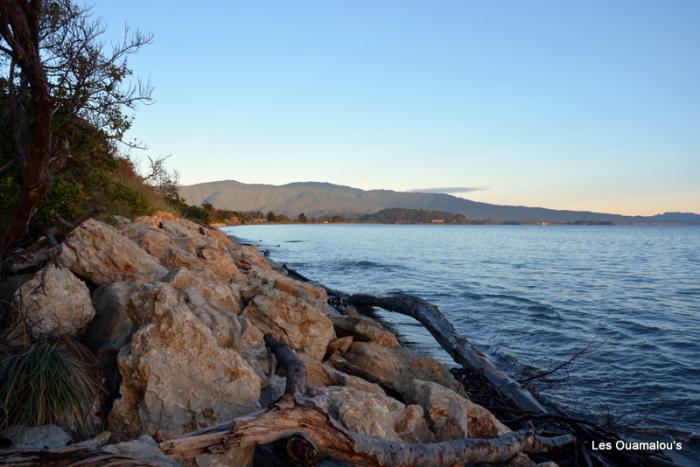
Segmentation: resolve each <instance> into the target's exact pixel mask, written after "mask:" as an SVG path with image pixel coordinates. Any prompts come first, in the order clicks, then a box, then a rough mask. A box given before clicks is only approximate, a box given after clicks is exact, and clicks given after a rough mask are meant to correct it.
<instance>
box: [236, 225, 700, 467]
mask: <svg viewBox="0 0 700 467" xmlns="http://www.w3.org/2000/svg"><path fill="white" fill-rule="evenodd" d="M263 225H264V224H263ZM277 225H284V224H277ZM353 225H354V224H353ZM376 225H395V224H376ZM412 225H415V224H412ZM419 225H420V224H419ZM243 226H244V225H232V226H226V227H231V228H234V227H243ZM635 226H636V225H635ZM227 235H229V236H231V237H232V238H234V239H236V240H237V241H244V240H243V239H241V238H240V237H238V236H236V235H234V234H233V233H228V232H227ZM253 245H254V246H256V247H258V248H260V250H261V252H263V253H265V254H264V256H265V259H266V260H267V261H269V262H271V264H273V265H274V266H275V267H278V268H279V267H281V268H283V269H285V270H286V271H288V272H290V273H291V274H292V275H293V276H294V277H295V278H297V279H299V280H303V281H308V282H310V283H312V284H315V285H319V286H321V287H324V288H325V289H326V290H328V291H329V295H331V294H332V293H333V292H335V293H340V294H344V293H343V292H338V291H334V290H333V289H330V288H328V287H326V286H325V285H324V284H323V282H321V281H318V280H316V279H315V278H309V277H306V276H304V275H302V274H301V273H299V272H298V271H296V270H293V269H291V268H288V267H287V265H286V264H285V263H282V262H279V261H277V260H276V259H275V258H274V257H270V256H268V253H269V252H268V251H267V250H263V249H262V245H259V244H257V243H254V244H253ZM382 312H387V311H386V310H382ZM363 313H369V314H368V316H371V317H372V318H373V319H376V320H377V321H378V322H380V323H381V324H382V325H383V326H385V327H386V328H387V329H388V330H390V331H391V332H393V333H395V334H396V336H397V339H398V340H399V342H400V343H401V344H402V345H403V346H407V347H408V348H412V347H411V344H410V342H408V341H407V337H408V336H404V335H402V334H401V331H400V330H399V329H398V328H397V327H396V326H395V325H394V324H393V323H390V322H387V321H386V320H384V319H383V318H382V316H381V314H379V313H376V312H373V311H372V310H365V311H364V312H363ZM423 330H425V329H423ZM433 337H434V336H433ZM434 344H435V345H436V347H437V348H440V345H439V343H437V342H435V343H434ZM441 350H443V351H444V350H445V349H441ZM427 355H430V356H431V357H435V355H434V353H433V352H431V351H428V354H427ZM450 366H451V371H452V370H456V371H453V373H454V374H455V375H458V374H460V372H461V371H462V370H463V366H462V365H460V364H459V363H457V362H455V361H452V362H451V363H450ZM465 384H466V383H465ZM465 388H466V386H465ZM537 398H538V399H539V400H541V401H542V403H543V404H545V405H546V406H547V407H549V408H555V407H556V406H555V405H553V404H554V403H553V402H552V401H550V400H547V399H546V398H541V396H539V395H538V396H537ZM558 410H560V409H558V408H555V411H558ZM582 416H583V417H584V418H585V419H587V420H588V421H589V420H590V419H588V417H593V416H595V417H596V419H597V418H599V417H600V415H598V414H593V413H588V412H586V413H585V414H584V415H582ZM566 417H568V415H567V416H566ZM576 417H579V415H576ZM580 420H583V419H580ZM588 421H587V422H588ZM620 433H624V436H625V439H619V440H617V441H615V442H613V443H611V444H609V445H608V444H602V445H601V444H600V443H599V444H597V445H596V444H595V443H591V447H594V450H596V451H601V450H603V451H605V450H606V446H608V447H607V450H611V449H612V450H615V449H617V448H615V447H614V446H620V445H624V446H627V445H635V446H637V448H636V449H632V451H634V450H637V451H640V450H643V449H641V448H639V446H640V445H641V446H644V445H650V446H653V445H661V446H671V447H670V448H669V449H667V450H666V451H669V450H670V451H671V452H667V453H668V454H670V455H671V457H672V458H673V459H674V461H676V462H679V463H680V465H685V463H686V462H688V461H689V459H690V458H689V457H687V456H697V457H700V449H698V446H699V445H700V443H699V441H700V437H699V435H698V433H693V432H688V431H683V430H679V429H677V428H645V429H640V430H630V431H628V430H621V431H620ZM651 433H657V434H658V435H661V436H662V437H663V439H662V440H660V439H659V438H654V437H653V436H652V435H651ZM677 438H678V439H685V441H684V443H682V444H681V443H680V441H677ZM654 443H656V444H654ZM601 446H603V447H602V448H601ZM610 446H613V447H610ZM679 446H680V447H679ZM683 446H685V452H684V453H683V452H681V451H683ZM617 450H620V449H617ZM627 450H630V449H627ZM684 454H685V455H684Z"/></svg>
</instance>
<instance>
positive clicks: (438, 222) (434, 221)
mask: <svg viewBox="0 0 700 467" xmlns="http://www.w3.org/2000/svg"><path fill="white" fill-rule="evenodd" d="M430 223H431V224H444V223H445V219H433V220H432V221H430Z"/></svg>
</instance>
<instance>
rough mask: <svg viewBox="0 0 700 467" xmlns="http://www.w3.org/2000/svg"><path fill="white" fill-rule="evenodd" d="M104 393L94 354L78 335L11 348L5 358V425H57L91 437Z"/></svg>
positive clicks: (1, 391) (1, 405)
mask: <svg viewBox="0 0 700 467" xmlns="http://www.w3.org/2000/svg"><path fill="white" fill-rule="evenodd" d="M102 391H103V389H102V385H101V381H100V373H99V369H98V366H97V362H96V360H95V357H94V356H93V355H92V353H91V352H90V351H89V350H88V349H86V348H85V347H84V346H83V345H81V344H80V343H78V342H77V341H75V340H73V339H70V338H65V337H64V338H60V339H50V340H41V341H38V342H35V343H33V344H32V345H31V346H30V347H29V348H26V349H21V350H17V349H15V350H8V351H6V352H4V354H3V355H2V360H0V428H5V427H7V426H9V425H14V424H21V425H46V424H56V425H59V426H61V427H64V428H67V429H69V430H70V431H72V432H74V433H77V434H79V435H83V436H89V435H91V434H92V433H93V431H94V429H95V428H96V427H94V426H93V425H94V420H95V417H93V416H92V414H91V413H90V410H91V409H92V408H93V407H94V406H95V402H96V401H98V400H99V398H100V397H101V395H102Z"/></svg>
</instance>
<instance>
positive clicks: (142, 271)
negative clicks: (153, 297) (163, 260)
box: [57, 219, 168, 285]
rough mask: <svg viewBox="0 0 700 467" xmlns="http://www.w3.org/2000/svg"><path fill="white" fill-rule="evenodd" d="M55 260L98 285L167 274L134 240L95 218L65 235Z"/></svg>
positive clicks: (148, 279)
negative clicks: (59, 252) (61, 247)
mask: <svg viewBox="0 0 700 467" xmlns="http://www.w3.org/2000/svg"><path fill="white" fill-rule="evenodd" d="M57 259H58V263H59V264H61V265H63V266H65V267H67V268H68V269H70V270H71V271H73V272H74V273H75V274H76V275H78V276H80V277H82V278H84V279H88V280H90V281H92V282H94V283H95V284H97V285H107V284H111V283H112V282H118V281H134V282H149V281H152V280H156V279H160V278H162V277H164V276H165V275H166V274H167V273H168V270H167V269H166V268H164V267H163V266H162V265H161V264H160V263H159V262H158V260H156V259H155V258H154V257H153V256H151V255H149V254H148V253H146V252H145V251H144V250H143V249H142V248H141V247H139V246H138V245H137V244H136V243H134V242H133V241H131V240H129V239H128V238H126V237H124V236H123V235H121V234H120V233H119V232H118V231H117V230H116V229H115V228H114V227H111V226H109V225H107V224H104V223H102V222H99V221H96V220H94V219H88V220H86V221H85V222H83V223H82V224H80V225H79V226H78V227H77V228H76V229H75V230H73V231H72V232H71V233H70V234H69V235H68V237H67V238H66V241H65V242H64V243H63V250H62V252H61V254H60V255H59V256H58V258H57Z"/></svg>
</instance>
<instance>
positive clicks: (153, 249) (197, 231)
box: [121, 213, 244, 283]
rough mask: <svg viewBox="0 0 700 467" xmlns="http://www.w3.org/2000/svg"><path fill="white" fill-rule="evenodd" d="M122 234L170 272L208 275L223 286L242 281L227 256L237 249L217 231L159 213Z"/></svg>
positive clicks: (141, 219) (143, 219)
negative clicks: (183, 271) (204, 272)
mask: <svg viewBox="0 0 700 467" xmlns="http://www.w3.org/2000/svg"><path fill="white" fill-rule="evenodd" d="M121 232H122V234H123V235H124V236H126V237H127V238H129V239H131V240H133V241H134V242H136V243H137V244H138V245H139V246H140V247H141V248H143V249H144V250H145V251H147V252H148V253H149V254H151V255H153V256H154V257H155V258H157V259H158V260H159V261H160V263H161V264H162V265H164V266H166V267H167V268H168V269H170V270H175V269H178V268H187V269H189V270H193V271H207V272H208V273H210V274H213V275H215V276H217V277H218V280H219V281H224V282H226V283H230V282H240V281H242V280H243V279H244V276H243V274H242V273H241V272H240V271H239V269H238V267H237V266H236V263H235V262H234V260H233V257H232V256H231V255H230V254H229V250H230V249H232V248H235V247H236V245H235V244H234V243H233V242H232V241H231V240H229V239H228V237H226V235H225V234H223V233H222V232H219V231H218V230H214V229H205V228H204V227H202V226H199V225H197V224H192V223H191V222H189V221H185V220H182V219H179V220H173V219H167V216H165V215H164V214H163V213H160V214H158V215H154V216H150V217H142V218H139V219H137V220H136V221H135V222H133V223H131V224H128V225H124V226H122V227H121Z"/></svg>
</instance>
